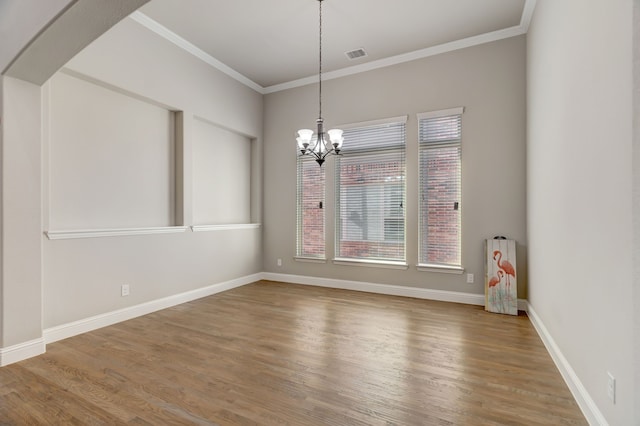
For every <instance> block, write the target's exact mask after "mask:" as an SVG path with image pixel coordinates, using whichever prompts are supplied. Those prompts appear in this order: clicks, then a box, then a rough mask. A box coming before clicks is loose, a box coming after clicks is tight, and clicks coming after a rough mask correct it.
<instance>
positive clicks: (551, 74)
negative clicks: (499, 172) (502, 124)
mask: <svg viewBox="0 0 640 426" xmlns="http://www.w3.org/2000/svg"><path fill="white" fill-rule="evenodd" d="M631 17H632V2H631V0H621V1H613V2H584V1H580V0H571V1H561V2H558V1H550V0H540V1H538V4H537V7H536V10H535V14H534V16H533V21H532V25H531V27H530V29H529V33H528V35H527V53H528V54H527V63H528V67H527V76H528V83H527V99H528V102H527V112H528V114H527V118H528V120H527V128H528V137H527V170H528V187H527V194H528V199H527V204H528V209H527V215H528V237H529V270H530V275H529V302H530V304H531V307H532V308H533V309H534V310H535V312H536V313H537V314H538V316H539V317H540V319H541V320H542V322H543V323H544V324H545V326H546V328H547V329H548V332H549V333H550V335H551V336H552V338H553V339H554V340H555V342H556V344H557V346H558V347H559V349H560V351H561V352H562V354H563V355H564V357H565V358H566V359H567V360H568V362H569V364H570V365H571V367H572V368H573V370H574V371H575V373H576V374H577V376H578V377H579V379H580V381H581V382H582V384H583V385H584V387H585V388H586V391H587V392H588V393H589V395H590V396H591V398H592V399H593V401H594V402H595V403H596V405H597V406H598V408H599V410H600V411H601V412H602V413H603V414H604V416H605V417H606V419H607V421H608V422H609V423H610V424H612V425H632V424H638V420H639V419H636V420H635V422H634V420H633V401H634V398H633V376H634V374H633V371H634V370H633V329H632V326H633V315H634V309H633V302H632V282H633V275H632V271H633V263H632V235H633V227H632V201H631V200H632V175H633V173H635V174H637V173H638V171H635V172H633V170H632V161H631V158H632V145H631V140H632V138H631V135H632V134H631V131H632V130H631V129H632V126H631V123H632V113H631V111H632V109H631V105H632V102H631V101H632V99H631V93H632V75H631V70H632V60H631V57H632V55H631V40H632V24H631V23H632V20H631ZM636 243H637V242H636ZM608 371H609V372H611V373H612V374H613V375H614V376H615V378H616V380H617V386H616V387H617V400H616V402H615V404H613V402H611V401H610V400H609V399H608V398H607V394H606V389H607V372H608Z"/></svg>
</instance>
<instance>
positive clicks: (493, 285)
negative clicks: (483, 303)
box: [487, 269, 504, 301]
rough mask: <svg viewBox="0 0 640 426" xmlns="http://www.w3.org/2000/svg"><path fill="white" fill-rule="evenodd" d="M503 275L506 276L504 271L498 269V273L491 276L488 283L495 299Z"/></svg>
mask: <svg viewBox="0 0 640 426" xmlns="http://www.w3.org/2000/svg"><path fill="white" fill-rule="evenodd" d="M502 277H504V272H502V270H501V269H498V275H497V276H494V277H491V279H490V280H489V284H487V285H488V286H489V289H490V290H491V292H492V293H493V300H494V301H495V300H496V286H497V285H498V284H500V281H502Z"/></svg>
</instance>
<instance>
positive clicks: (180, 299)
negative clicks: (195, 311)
mask: <svg viewBox="0 0 640 426" xmlns="http://www.w3.org/2000/svg"><path fill="white" fill-rule="evenodd" d="M260 279H261V274H259V273H258V274H253V275H247V276H245V277H240V278H236V279H234V280H230V281H225V282H222V283H218V284H213V285H210V286H208V287H203V288H199V289H196V290H191V291H187V292H184V293H180V294H176V295H173V296H169V297H165V298H162V299H157V300H153V301H150V302H146V303H141V304H139V305H135V306H130V307H128V308H124V309H119V310H117V311H113V312H107V313H105V314H101V315H96V316H93V317H89V318H85V319H82V320H78V321H74V322H72V323H68V324H63V325H59V326H56V327H52V328H47V329H45V330H44V333H43V334H44V341H45V342H46V343H47V344H49V343H53V342H57V341H58V340H62V339H66V338H68V337H73V336H76V335H78V334H82V333H86V332H88V331H92V330H96V329H98V328H102V327H106V326H108V325H112V324H116V323H119V322H122V321H126V320H129V319H132V318H136V317H139V316H142V315H147V314H150V313H152V312H155V311H159V310H161V309H166V308H170V307H172V306H176V305H179V304H181V303H186V302H191V301H192V300H196V299H200V298H202V297H206V296H211V295H212V294H216V293H220V292H222V291H226V290H231V289H232V288H236V287H241V286H243V285H246V284H250V283H252V282H255V281H259V280H260ZM43 352H44V351H43Z"/></svg>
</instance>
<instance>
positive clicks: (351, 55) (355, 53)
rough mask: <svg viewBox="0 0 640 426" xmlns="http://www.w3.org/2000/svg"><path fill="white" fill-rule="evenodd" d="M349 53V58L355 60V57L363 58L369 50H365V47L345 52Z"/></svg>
mask: <svg viewBox="0 0 640 426" xmlns="http://www.w3.org/2000/svg"><path fill="white" fill-rule="evenodd" d="M344 54H345V55H347V58H349V60H351V61H353V60H354V59H358V58H362V57H363V56H367V52H365V51H364V49H363V48H360V49H356V50H350V51H349V52H344Z"/></svg>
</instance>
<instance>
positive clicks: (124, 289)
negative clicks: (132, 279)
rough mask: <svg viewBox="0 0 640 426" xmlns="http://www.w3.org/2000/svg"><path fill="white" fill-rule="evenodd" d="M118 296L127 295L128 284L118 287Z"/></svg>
mask: <svg viewBox="0 0 640 426" xmlns="http://www.w3.org/2000/svg"><path fill="white" fill-rule="evenodd" d="M120 295H121V296H122V297H124V296H128V295H129V284H122V287H120Z"/></svg>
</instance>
